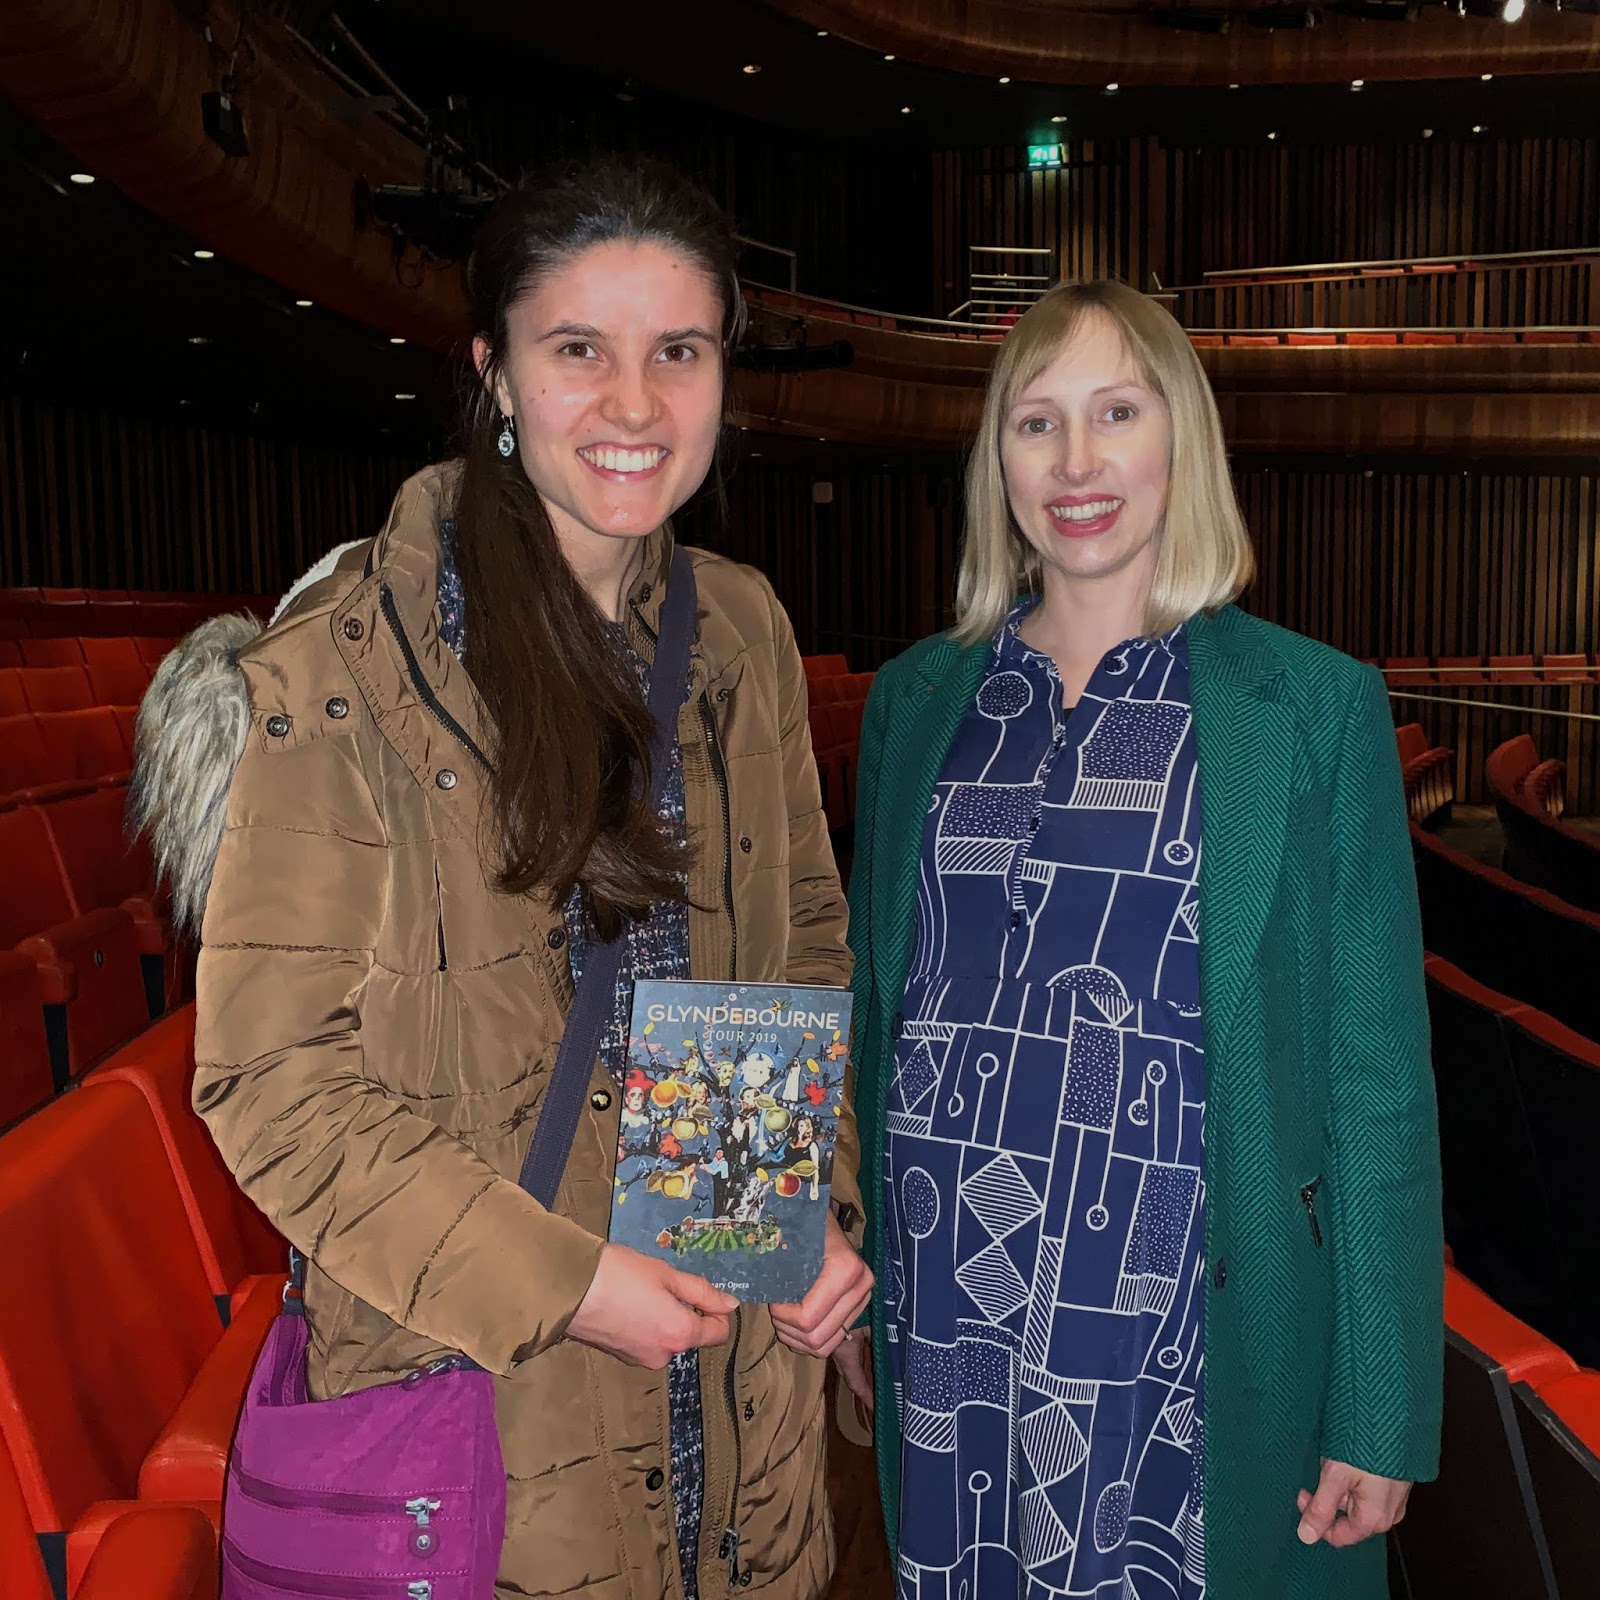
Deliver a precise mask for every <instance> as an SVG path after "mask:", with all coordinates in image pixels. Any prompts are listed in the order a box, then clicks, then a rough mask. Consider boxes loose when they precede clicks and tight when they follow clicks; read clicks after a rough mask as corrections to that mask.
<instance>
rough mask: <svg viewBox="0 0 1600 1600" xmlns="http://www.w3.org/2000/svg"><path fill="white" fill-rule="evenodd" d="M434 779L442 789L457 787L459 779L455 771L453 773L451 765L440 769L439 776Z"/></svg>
mask: <svg viewBox="0 0 1600 1600" xmlns="http://www.w3.org/2000/svg"><path fill="white" fill-rule="evenodd" d="M433 781H434V782H435V783H436V784H438V785H439V787H440V788H441V789H453V788H455V786H456V783H457V781H458V780H457V778H456V775H455V773H453V772H452V771H451V770H450V769H449V767H444V768H442V769H441V770H440V772H439V775H438V777H436V778H435V779H434V780H433Z"/></svg>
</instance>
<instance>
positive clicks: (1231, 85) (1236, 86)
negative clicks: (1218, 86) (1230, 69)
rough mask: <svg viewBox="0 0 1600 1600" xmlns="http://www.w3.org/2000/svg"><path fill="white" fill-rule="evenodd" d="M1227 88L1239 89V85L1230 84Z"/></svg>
mask: <svg viewBox="0 0 1600 1600" xmlns="http://www.w3.org/2000/svg"><path fill="white" fill-rule="evenodd" d="M1228 87H1229V88H1230V89H1237V88H1238V87H1239V85H1238V84H1236V83H1230V84H1229V85H1228Z"/></svg>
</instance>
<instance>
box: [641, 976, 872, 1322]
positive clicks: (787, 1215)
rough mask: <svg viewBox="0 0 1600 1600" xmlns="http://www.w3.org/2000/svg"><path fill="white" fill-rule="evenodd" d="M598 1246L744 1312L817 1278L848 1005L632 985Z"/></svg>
mask: <svg viewBox="0 0 1600 1600" xmlns="http://www.w3.org/2000/svg"><path fill="white" fill-rule="evenodd" d="M628 1034H629V1037H628V1076H627V1079H626V1082H625V1084H624V1086H623V1097H622V1124H621V1131H620V1134H619V1137H618V1140H617V1171H616V1177H615V1179H614V1182H613V1189H612V1200H611V1242H612V1243H613V1244H622V1245H627V1246H628V1247H629V1248H631V1249H634V1250H639V1251H642V1252H643V1253H644V1254H645V1255H651V1256H655V1257H657V1258H658V1259H660V1260H663V1261H668V1262H670V1263H671V1264H672V1265H673V1266H675V1267H677V1268H678V1269H679V1270H680V1271H683V1272H692V1273H694V1274H696V1275H697V1276H698V1277H702V1278H705V1279H707V1280H708V1281H709V1282H711V1283H713V1284H715V1285H716V1287H717V1288H719V1289H722V1290H725V1291H726V1292H727V1293H729V1294H731V1295H733V1296H735V1297H736V1298H737V1299H739V1300H742V1301H745V1302H749V1303H769V1304H779V1303H792V1302H797V1301H800V1300H803V1299H804V1298H805V1295H806V1291H807V1290H808V1289H809V1288H810V1287H811V1285H812V1284H813V1283H815V1282H816V1279H817V1275H818V1273H820V1272H821V1270H822V1251H823V1240H824V1235H825V1229H826V1224H827V1217H828V1188H829V1184H830V1181H831V1179H832V1177H833V1160H834V1151H835V1148H836V1146H837V1143H838V1136H839V1107H840V1103H841V1101H842V1099H843V1096H844V1079H845V1069H846V1067H847V1066H848V1065H849V1058H850V991H849V990H848V989H835V988H826V987H822V986H820V985H811V984H737V983H694V982H686V981H681V980H676V979H646V980H642V981H641V982H639V983H638V984H636V985H635V987H634V997H633V1017H632V1021H631V1024H630V1026H629V1030H628Z"/></svg>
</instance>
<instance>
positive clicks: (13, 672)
mask: <svg viewBox="0 0 1600 1600" xmlns="http://www.w3.org/2000/svg"><path fill="white" fill-rule="evenodd" d="M23 671H24V669H23V668H22V667H0V717H17V716H26V715H27V713H28V697H27V695H26V694H25V693H24V692H23V688H22V674H23Z"/></svg>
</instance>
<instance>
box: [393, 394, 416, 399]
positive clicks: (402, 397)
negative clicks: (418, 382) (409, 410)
mask: <svg viewBox="0 0 1600 1600" xmlns="http://www.w3.org/2000/svg"><path fill="white" fill-rule="evenodd" d="M416 398H417V397H416V396H415V395H414V394H397V395H396V396H395V399H396V400H415V399H416Z"/></svg>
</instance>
